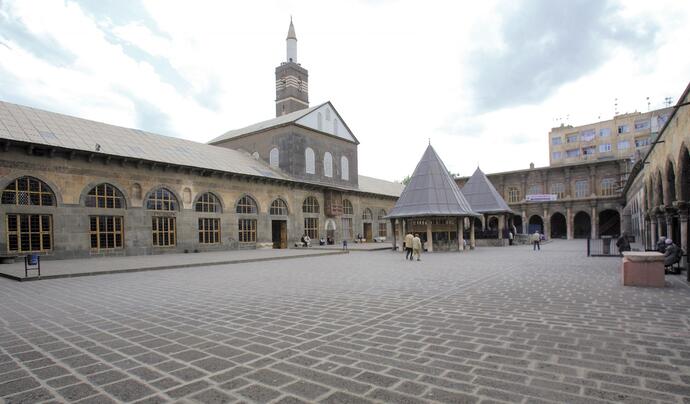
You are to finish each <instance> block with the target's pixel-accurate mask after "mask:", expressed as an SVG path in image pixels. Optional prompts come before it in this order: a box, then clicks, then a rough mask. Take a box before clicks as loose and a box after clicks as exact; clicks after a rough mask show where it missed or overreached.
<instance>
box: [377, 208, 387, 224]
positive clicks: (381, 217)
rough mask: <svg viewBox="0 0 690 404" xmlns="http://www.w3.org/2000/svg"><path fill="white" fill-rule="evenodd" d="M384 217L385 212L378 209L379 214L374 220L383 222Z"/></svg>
mask: <svg viewBox="0 0 690 404" xmlns="http://www.w3.org/2000/svg"><path fill="white" fill-rule="evenodd" d="M384 217H386V211H385V210H384V209H380V210H379V214H378V216H377V217H376V220H379V221H381V220H384V221H385V220H386V219H384Z"/></svg>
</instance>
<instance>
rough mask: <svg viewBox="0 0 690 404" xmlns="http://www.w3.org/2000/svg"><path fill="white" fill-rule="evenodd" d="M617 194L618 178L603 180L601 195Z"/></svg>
mask: <svg viewBox="0 0 690 404" xmlns="http://www.w3.org/2000/svg"><path fill="white" fill-rule="evenodd" d="M615 194H616V179H615V178H604V179H603V180H601V196H612V195H615Z"/></svg>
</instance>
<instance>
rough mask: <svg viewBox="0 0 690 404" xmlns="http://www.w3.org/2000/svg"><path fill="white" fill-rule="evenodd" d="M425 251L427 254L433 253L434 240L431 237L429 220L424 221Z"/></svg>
mask: <svg viewBox="0 0 690 404" xmlns="http://www.w3.org/2000/svg"><path fill="white" fill-rule="evenodd" d="M426 250H427V251H428V252H433V251H434V240H432V235H431V219H427V221H426Z"/></svg>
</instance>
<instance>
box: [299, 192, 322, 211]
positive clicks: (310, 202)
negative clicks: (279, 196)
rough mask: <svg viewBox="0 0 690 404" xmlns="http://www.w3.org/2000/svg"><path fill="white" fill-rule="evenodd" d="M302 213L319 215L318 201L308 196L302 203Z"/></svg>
mask: <svg viewBox="0 0 690 404" xmlns="http://www.w3.org/2000/svg"><path fill="white" fill-rule="evenodd" d="M302 212H303V213H319V201H318V200H317V199H316V198H314V197H313V196H308V197H307V199H305V200H304V203H302Z"/></svg>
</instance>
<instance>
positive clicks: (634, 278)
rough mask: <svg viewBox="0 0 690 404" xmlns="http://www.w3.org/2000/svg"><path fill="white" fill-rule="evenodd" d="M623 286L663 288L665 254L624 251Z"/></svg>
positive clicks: (622, 265)
mask: <svg viewBox="0 0 690 404" xmlns="http://www.w3.org/2000/svg"><path fill="white" fill-rule="evenodd" d="M621 280H622V282H623V286H650V287H655V288H663V287H664V285H665V283H666V278H665V276H664V254H661V253H658V252H640V251H624V252H623V260H622V263H621Z"/></svg>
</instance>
